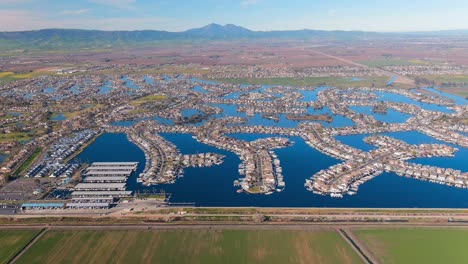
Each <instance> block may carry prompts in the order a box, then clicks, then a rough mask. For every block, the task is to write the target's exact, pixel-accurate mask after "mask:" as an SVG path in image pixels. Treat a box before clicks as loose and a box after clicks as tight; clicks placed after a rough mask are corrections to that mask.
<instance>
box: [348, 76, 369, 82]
mask: <svg viewBox="0 0 468 264" xmlns="http://www.w3.org/2000/svg"><path fill="white" fill-rule="evenodd" d="M349 80H350V81H352V82H360V81H365V80H367V79H366V78H359V77H353V78H350V79H349Z"/></svg>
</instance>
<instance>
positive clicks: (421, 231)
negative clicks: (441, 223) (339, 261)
mask: <svg viewBox="0 0 468 264" xmlns="http://www.w3.org/2000/svg"><path fill="white" fill-rule="evenodd" d="M353 233H354V234H355V235H356V236H357V237H358V239H359V240H360V241H361V242H362V243H363V244H364V246H365V247H366V248H367V249H368V250H369V251H370V252H371V253H372V254H373V255H374V256H375V257H376V258H377V259H378V260H379V261H380V262H381V263H398V264H405V263H424V264H431V263H434V264H439V263H468V251H466V246H467V245H468V229H437V228H401V229H392V228H387V229H368V230H361V229H357V230H354V231H353Z"/></svg>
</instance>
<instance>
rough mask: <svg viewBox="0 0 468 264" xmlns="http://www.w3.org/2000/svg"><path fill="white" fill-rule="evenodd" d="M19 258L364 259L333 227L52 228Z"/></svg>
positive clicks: (110, 260)
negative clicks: (224, 228)
mask: <svg viewBox="0 0 468 264" xmlns="http://www.w3.org/2000/svg"><path fill="white" fill-rule="evenodd" d="M17 263H273V264H274V263H362V260H361V259H360V257H359V256H358V254H357V253H356V252H355V251H353V249H352V247H351V246H350V245H349V244H348V243H347V242H346V241H345V240H344V239H343V238H342V237H341V236H340V235H339V233H338V232H336V231H335V230H332V229H323V230H274V229H270V230H242V229H232V230H220V229H206V228H205V229H179V230H157V231H156V230H116V231H108V230H107V231H103V230H49V231H47V232H46V233H45V234H44V235H43V236H42V237H41V238H40V239H39V240H38V241H37V242H35V243H34V244H33V245H32V246H31V247H30V248H29V249H28V250H27V251H25V252H24V254H22V255H21V256H20V257H19V259H18V262H17Z"/></svg>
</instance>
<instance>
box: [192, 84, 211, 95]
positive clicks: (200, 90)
mask: <svg viewBox="0 0 468 264" xmlns="http://www.w3.org/2000/svg"><path fill="white" fill-rule="evenodd" d="M193 90H194V91H196V92H199V93H202V94H209V93H210V92H209V91H207V90H205V89H203V87H201V86H199V85H197V86H195V87H193Z"/></svg>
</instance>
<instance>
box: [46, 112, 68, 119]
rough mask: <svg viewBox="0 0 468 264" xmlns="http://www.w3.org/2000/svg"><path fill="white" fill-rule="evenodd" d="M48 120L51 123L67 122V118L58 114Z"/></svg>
mask: <svg viewBox="0 0 468 264" xmlns="http://www.w3.org/2000/svg"><path fill="white" fill-rule="evenodd" d="M50 120H52V121H64V120H67V117H66V116H65V115H64V114H63V113H60V114H57V115H56V116H55V117H53V118H51V119H50Z"/></svg>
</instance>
